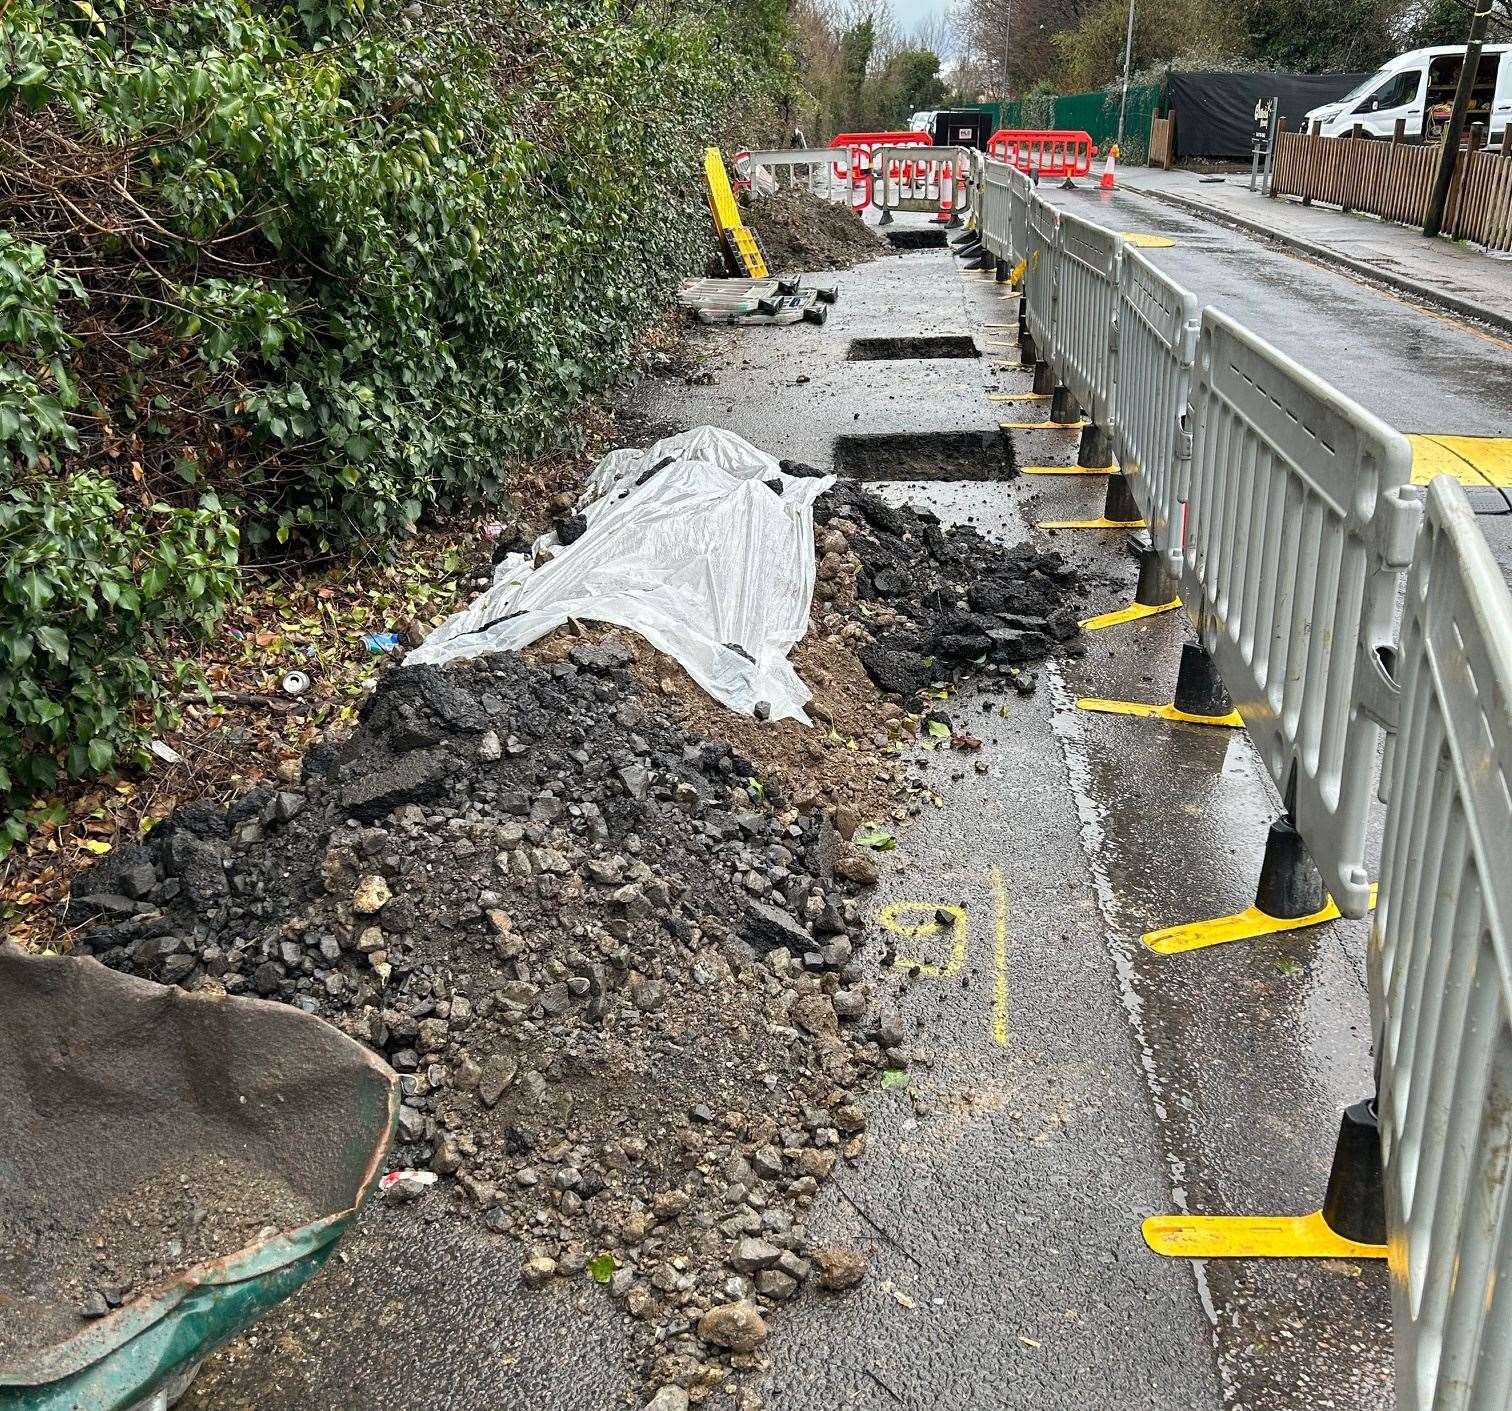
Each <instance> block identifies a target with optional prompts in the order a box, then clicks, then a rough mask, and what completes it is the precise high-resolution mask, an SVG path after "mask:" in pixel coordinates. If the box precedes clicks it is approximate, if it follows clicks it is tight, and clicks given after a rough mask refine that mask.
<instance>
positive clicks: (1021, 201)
mask: <svg viewBox="0 0 1512 1411" xmlns="http://www.w3.org/2000/svg"><path fill="white" fill-rule="evenodd" d="M1008 171H1009V176H1008V234H1009V239H1010V244H1011V245H1012V246H1013V262H1014V263H1015V264H1017V263H1018V262H1019V261H1020V260H1027V259H1028V258H1029V203H1030V202H1031V201H1032V200H1033V199H1034V186H1033V184H1032V183H1031V182H1030V180H1029V178H1028V177H1027V176H1025V175H1024V173H1023V172H1021V171H1020V170H1019V169H1018V168H1017V167H1009V168H1008Z"/></svg>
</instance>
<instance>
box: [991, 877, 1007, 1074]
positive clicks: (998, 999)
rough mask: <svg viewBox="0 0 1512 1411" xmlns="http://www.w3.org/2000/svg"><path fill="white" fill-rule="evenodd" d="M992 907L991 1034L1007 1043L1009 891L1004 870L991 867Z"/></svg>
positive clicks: (999, 1040) (1001, 1042)
mask: <svg viewBox="0 0 1512 1411" xmlns="http://www.w3.org/2000/svg"><path fill="white" fill-rule="evenodd" d="M992 909H993V913H994V916H995V918H996V923H997V926H996V939H995V943H994V946H993V964H994V966H995V977H994V983H993V987H992V1037H993V1038H994V1039H996V1040H997V1042H998V1043H1000V1044H1005V1045H1006V1044H1007V1042H1008V890H1007V888H1006V887H1005V886H1004V884H1003V869H1002V868H1001V867H994V868H993V869H992Z"/></svg>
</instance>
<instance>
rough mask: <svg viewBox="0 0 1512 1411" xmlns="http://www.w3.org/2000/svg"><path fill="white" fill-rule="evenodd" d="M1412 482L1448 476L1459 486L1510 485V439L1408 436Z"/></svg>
mask: <svg viewBox="0 0 1512 1411" xmlns="http://www.w3.org/2000/svg"><path fill="white" fill-rule="evenodd" d="M1407 439H1408V440H1409V441H1410V442H1411V443H1412V483H1413V484H1414V485H1426V484H1428V482H1429V481H1430V480H1433V479H1435V478H1436V477H1437V476H1440V475H1452V476H1453V477H1454V478H1455V479H1456V480H1458V481H1459V482H1460V484H1461V485H1480V486H1486V485H1491V486H1496V487H1499V488H1503V489H1505V488H1507V487H1509V486H1512V436H1430V435H1427V434H1421V435H1411V436H1408V438H1407Z"/></svg>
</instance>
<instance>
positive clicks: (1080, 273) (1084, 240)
mask: <svg viewBox="0 0 1512 1411" xmlns="http://www.w3.org/2000/svg"><path fill="white" fill-rule="evenodd" d="M1123 243H1124V242H1123V239H1122V237H1121V236H1118V235H1115V234H1114V233H1113V232H1112V231H1111V230H1105V229H1104V228H1103V227H1102V226H1100V225H1094V224H1093V223H1092V222H1091V221H1089V220H1083V219H1082V218H1081V217H1080V216H1078V215H1074V214H1073V213H1072V212H1070V211H1062V212H1061V213H1060V240H1059V245H1058V248H1057V251H1056V266H1055V270H1056V274H1055V278H1056V284H1055V328H1054V335H1055V336H1054V341H1053V342H1052V344H1051V345H1050V347H1048V348H1044V347H1041V348H1040V356H1041V357H1042V358H1044V359H1045V360H1046V361H1048V362H1049V363H1050V364H1051V365H1052V366H1053V367H1054V368H1055V377H1056V381H1057V382H1059V383H1060V384H1061V385H1063V386H1065V387H1068V388H1070V390H1071V395H1072V396H1074V397H1075V398H1076V400H1077V401H1078V402H1079V403H1080V404H1081V407H1082V409H1083V411H1085V412H1086V413H1087V415H1088V416H1089V417H1090V418H1091V419H1092V421H1093V423H1094V424H1095V425H1097V426H1100V427H1102V428H1103V429H1104V430H1107V429H1108V428H1109V427H1110V426H1111V425H1112V418H1113V403H1114V391H1115V385H1116V378H1117V362H1118V350H1117V334H1116V331H1115V330H1116V319H1117V313H1118V262H1119V256H1120V253H1121V252H1122V249H1123Z"/></svg>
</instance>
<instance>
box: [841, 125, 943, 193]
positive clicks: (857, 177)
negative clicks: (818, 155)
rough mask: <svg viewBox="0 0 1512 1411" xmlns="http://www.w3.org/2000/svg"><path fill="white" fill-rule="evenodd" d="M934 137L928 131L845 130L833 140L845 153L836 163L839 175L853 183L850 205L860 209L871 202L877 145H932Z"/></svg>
mask: <svg viewBox="0 0 1512 1411" xmlns="http://www.w3.org/2000/svg"><path fill="white" fill-rule="evenodd" d="M933 145H934V139H933V138H931V137H930V135H929V134H928V133H927V132H842V133H839V134H838V135H837V136H836V137H835V138H834V140H833V141H832V142H831V143H830V146H831V147H832V148H835V149H838V150H839V151H841V152H844V153H846V159H845V160H844V161H843V162H841V161H837V162H835V163H834V167H833V171H834V175H835V176H836V177H840V178H844V179H846V180H848V181H849V182H850V184H851V205H852V207H853V208H854V209H856V210H858V211H862V210H865V209H866V207H867V206H869V205H871V199H872V162H871V154H872V153H873V152H875V151H876V150H877V148H878V147H932V146H933Z"/></svg>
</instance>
